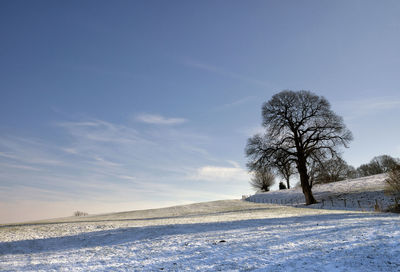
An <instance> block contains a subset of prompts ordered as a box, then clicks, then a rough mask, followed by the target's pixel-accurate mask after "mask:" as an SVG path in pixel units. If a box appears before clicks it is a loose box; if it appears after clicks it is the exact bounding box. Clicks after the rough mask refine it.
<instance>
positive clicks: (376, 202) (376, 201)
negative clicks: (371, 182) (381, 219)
mask: <svg viewBox="0 0 400 272" xmlns="http://www.w3.org/2000/svg"><path fill="white" fill-rule="evenodd" d="M374 210H375V211H376V212H379V211H380V208H379V204H378V200H377V199H375V206H374Z"/></svg>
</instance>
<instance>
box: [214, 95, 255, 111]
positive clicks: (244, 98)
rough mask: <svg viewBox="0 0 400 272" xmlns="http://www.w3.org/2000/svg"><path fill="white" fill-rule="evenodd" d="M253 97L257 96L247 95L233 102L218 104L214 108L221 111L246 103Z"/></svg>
mask: <svg viewBox="0 0 400 272" xmlns="http://www.w3.org/2000/svg"><path fill="white" fill-rule="evenodd" d="M253 98H255V96H246V97H243V98H241V99H238V100H235V101H233V102H230V103H226V104H223V105H221V106H218V107H216V108H215V109H214V110H216V111H219V110H226V109H229V108H233V107H236V106H239V105H242V104H245V103H246V102H248V101H250V100H251V99H253Z"/></svg>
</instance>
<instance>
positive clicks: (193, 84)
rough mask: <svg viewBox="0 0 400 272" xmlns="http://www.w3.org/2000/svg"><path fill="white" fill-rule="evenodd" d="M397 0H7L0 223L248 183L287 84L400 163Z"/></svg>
mask: <svg viewBox="0 0 400 272" xmlns="http://www.w3.org/2000/svg"><path fill="white" fill-rule="evenodd" d="M399 14H400V2H399V1H384V2H382V1H251V2H249V1H197V2H195V1H112V2H109V1H65V2H61V1H1V2H0V37H1V43H0V78H1V80H0V223H1V222H13V221H23V220H31V219H38V218H47V217H61V216H68V215H72V213H73V212H74V211H75V210H83V211H85V212H89V213H104V212H112V211H121V210H134V209H143V208H153V207H161V206H168V205H175V204H183V203H190V202H198V201H208V200H217V199H224V198H240V196H241V195H242V194H249V193H251V192H252V190H251V188H250V186H249V184H248V180H249V176H248V174H247V171H246V168H245V163H246V158H245V157H244V147H245V144H246V140H247V138H248V137H250V136H251V135H253V134H254V133H256V132H258V131H259V130H260V123H261V116H260V114H261V104H262V103H263V102H264V101H267V100H269V99H270V98H271V96H272V95H273V94H274V93H277V92H279V91H281V90H284V89H291V90H300V89H305V90H310V91H313V92H315V93H316V94H318V95H322V96H325V97H326V98H327V99H328V100H329V101H330V102H331V105H332V108H333V109H334V111H336V112H337V113H338V114H339V115H341V116H343V117H344V120H345V123H346V125H347V126H348V127H349V129H350V130H351V131H352V132H353V134H354V141H353V142H352V143H351V145H350V148H349V149H346V150H344V153H343V156H344V158H345V159H346V160H347V161H348V163H350V164H352V165H353V166H355V167H357V166H359V165H360V164H362V163H366V162H368V161H369V160H370V159H371V158H372V157H373V156H376V155H381V154H389V155H391V156H394V157H400V143H399V140H398V139H399V136H400V121H399V116H400V76H399V67H400V50H399V48H400V17H399V16H398V15H399Z"/></svg>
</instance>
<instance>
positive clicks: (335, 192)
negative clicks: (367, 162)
mask: <svg viewBox="0 0 400 272" xmlns="http://www.w3.org/2000/svg"><path fill="white" fill-rule="evenodd" d="M386 177H387V175H386V174H379V175H375V176H369V177H363V178H358V179H351V180H343V181H338V182H333V183H328V184H320V185H315V186H313V188H312V191H313V195H314V197H315V198H316V199H317V201H318V202H319V203H317V204H314V205H311V206H307V207H308V208H323V209H340V210H358V211H376V210H385V209H387V208H388V207H389V206H390V205H393V204H394V203H395V199H394V198H393V197H392V196H389V195H385V194H384V187H385V179H386ZM246 199H247V200H248V201H251V202H256V203H275V204H282V205H290V206H295V207H304V206H305V203H304V201H305V199H304V195H303V192H302V190H301V188H293V189H289V190H280V191H271V192H265V193H260V192H259V193H256V194H255V195H252V196H249V197H247V198H246Z"/></svg>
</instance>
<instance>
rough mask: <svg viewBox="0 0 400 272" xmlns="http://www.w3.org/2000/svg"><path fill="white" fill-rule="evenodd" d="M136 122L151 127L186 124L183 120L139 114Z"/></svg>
mask: <svg viewBox="0 0 400 272" xmlns="http://www.w3.org/2000/svg"><path fill="white" fill-rule="evenodd" d="M136 120H137V121H139V122H142V123H146V124H153V125H178V124H182V123H185V122H187V120H186V119H184V118H167V117H164V116H161V115H158V114H139V115H137V116H136Z"/></svg>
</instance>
